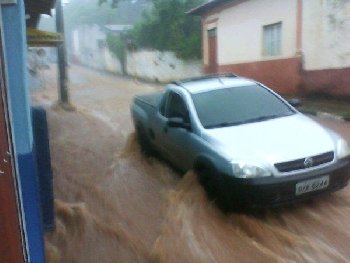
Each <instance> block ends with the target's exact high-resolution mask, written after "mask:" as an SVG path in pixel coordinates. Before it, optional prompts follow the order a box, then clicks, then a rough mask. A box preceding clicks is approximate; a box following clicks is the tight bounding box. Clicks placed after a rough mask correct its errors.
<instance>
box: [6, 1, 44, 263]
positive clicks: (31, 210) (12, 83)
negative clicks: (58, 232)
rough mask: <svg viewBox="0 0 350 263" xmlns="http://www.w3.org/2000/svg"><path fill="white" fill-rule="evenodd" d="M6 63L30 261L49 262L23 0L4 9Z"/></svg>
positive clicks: (17, 168) (10, 109)
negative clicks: (29, 81)
mask: <svg viewBox="0 0 350 263" xmlns="http://www.w3.org/2000/svg"><path fill="white" fill-rule="evenodd" d="M1 14H2V25H3V36H4V43H5V62H6V65H7V82H8V100H9V111H10V121H11V125H12V127H11V128H12V136H13V144H14V151H15V161H16V162H15V163H16V170H17V174H18V175H19V184H20V189H21V193H20V195H21V201H22V208H23V212H24V221H25V224H24V232H25V235H26V241H27V251H28V256H29V261H28V262H32V263H43V262H45V257H44V242H43V230H42V223H41V214H40V202H39V201H40V199H39V189H38V182H37V176H36V169H35V160H34V157H33V149H32V146H33V135H32V124H31V117H30V107H29V96H28V88H27V70H26V65H27V63H26V34H25V32H26V31H25V14H24V3H23V0H18V2H17V4H16V5H4V6H2V8H1Z"/></svg>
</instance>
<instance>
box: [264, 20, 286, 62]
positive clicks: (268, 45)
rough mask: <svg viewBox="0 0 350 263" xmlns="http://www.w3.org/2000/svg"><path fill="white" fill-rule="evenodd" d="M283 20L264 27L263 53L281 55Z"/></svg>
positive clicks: (265, 54)
mask: <svg viewBox="0 0 350 263" xmlns="http://www.w3.org/2000/svg"><path fill="white" fill-rule="evenodd" d="M281 45H282V22H280V23H276V24H271V25H266V26H264V27H263V55H264V56H279V55H281Z"/></svg>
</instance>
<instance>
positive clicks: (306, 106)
mask: <svg viewBox="0 0 350 263" xmlns="http://www.w3.org/2000/svg"><path fill="white" fill-rule="evenodd" d="M301 104H302V105H301V107H300V108H299V110H300V111H302V112H304V113H309V114H312V115H317V116H319V115H327V114H329V115H334V116H335V117H339V118H341V119H344V120H348V121H350V102H348V101H345V100H338V99H333V98H329V99H326V98H303V99H301Z"/></svg>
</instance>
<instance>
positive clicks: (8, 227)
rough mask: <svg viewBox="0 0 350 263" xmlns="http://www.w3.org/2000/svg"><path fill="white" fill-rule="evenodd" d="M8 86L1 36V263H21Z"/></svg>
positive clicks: (21, 244) (21, 250) (22, 260)
mask: <svg viewBox="0 0 350 263" xmlns="http://www.w3.org/2000/svg"><path fill="white" fill-rule="evenodd" d="M0 29H1V28H0ZM5 83H6V82H5V80H4V53H3V46H2V41H1V32H0V262H1V263H22V262H24V249H23V243H22V241H23V239H22V230H21V225H20V222H21V221H20V216H19V215H20V209H19V205H18V202H17V200H18V199H17V197H18V195H17V183H16V178H15V176H14V175H15V173H14V169H13V163H12V160H13V158H12V150H11V139H10V138H11V137H10V132H9V131H10V129H9V122H8V120H9V119H8V116H7V104H6V89H5Z"/></svg>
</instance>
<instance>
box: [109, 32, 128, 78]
mask: <svg viewBox="0 0 350 263" xmlns="http://www.w3.org/2000/svg"><path fill="white" fill-rule="evenodd" d="M106 42H107V46H108V49H109V50H110V51H111V52H112V54H113V55H114V56H116V57H117V58H118V59H119V61H120V64H121V66H122V71H123V74H124V75H126V39H125V36H124V35H120V36H115V35H113V34H108V35H107V39H106Z"/></svg>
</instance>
